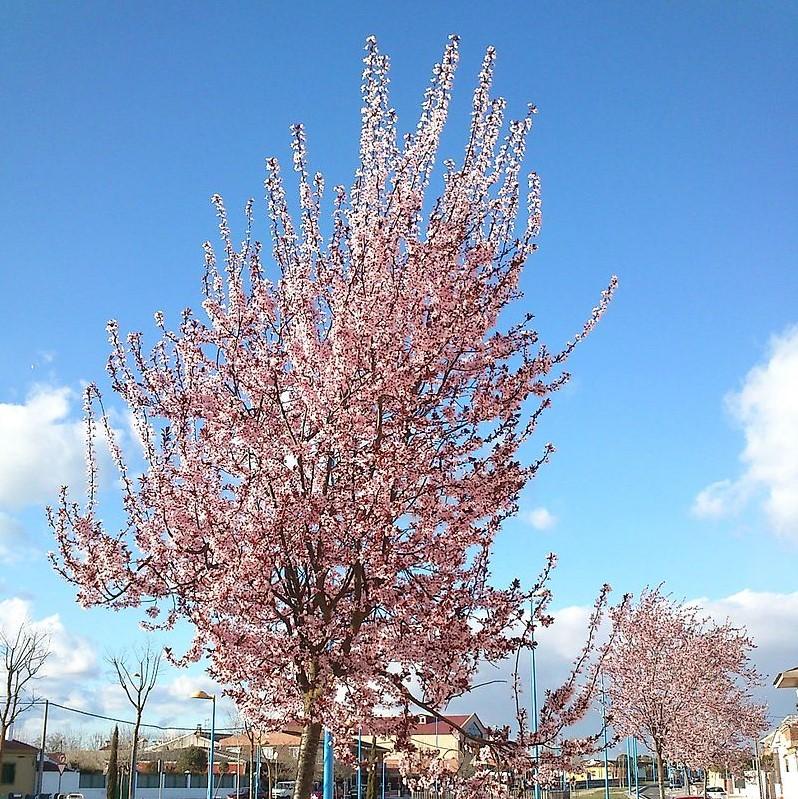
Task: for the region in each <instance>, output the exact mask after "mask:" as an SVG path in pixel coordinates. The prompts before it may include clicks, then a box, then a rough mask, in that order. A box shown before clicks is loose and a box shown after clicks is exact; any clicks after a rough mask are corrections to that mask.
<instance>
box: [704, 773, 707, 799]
mask: <svg viewBox="0 0 798 799" xmlns="http://www.w3.org/2000/svg"><path fill="white" fill-rule="evenodd" d="M704 799H707V770H706V769H704Z"/></svg>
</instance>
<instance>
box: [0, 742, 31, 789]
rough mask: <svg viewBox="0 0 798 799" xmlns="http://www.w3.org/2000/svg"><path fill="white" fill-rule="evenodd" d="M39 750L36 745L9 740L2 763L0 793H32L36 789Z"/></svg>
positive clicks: (5, 746) (4, 749)
mask: <svg viewBox="0 0 798 799" xmlns="http://www.w3.org/2000/svg"><path fill="white" fill-rule="evenodd" d="M38 755H39V750H38V749H37V748H36V747H35V746H30V745H29V744H24V743H22V741H15V740H14V739H13V738H11V739H9V740H7V741H6V742H5V744H4V748H3V762H2V764H0V794H2V795H3V796H7V795H8V794H10V793H18V794H22V795H23V796H24V795H25V794H31V793H35V791H36V787H35V786H36V764H37V761H38Z"/></svg>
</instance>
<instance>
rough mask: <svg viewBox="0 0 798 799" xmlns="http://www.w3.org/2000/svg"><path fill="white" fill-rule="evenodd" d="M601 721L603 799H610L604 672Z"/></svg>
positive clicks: (602, 675) (602, 674)
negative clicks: (602, 735)
mask: <svg viewBox="0 0 798 799" xmlns="http://www.w3.org/2000/svg"><path fill="white" fill-rule="evenodd" d="M601 719H602V723H603V725H604V799H610V763H609V755H608V753H607V750H608V749H609V746H610V744H609V741H608V740H607V695H606V694H605V693H604V672H603V671H602V672H601Z"/></svg>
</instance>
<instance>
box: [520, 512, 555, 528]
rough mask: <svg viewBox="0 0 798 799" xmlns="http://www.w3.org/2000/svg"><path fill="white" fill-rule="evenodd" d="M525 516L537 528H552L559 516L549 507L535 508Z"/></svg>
mask: <svg viewBox="0 0 798 799" xmlns="http://www.w3.org/2000/svg"><path fill="white" fill-rule="evenodd" d="M524 516H525V518H526V520H527V521H528V522H529V523H530V524H531V525H532V526H533V527H534V528H535V529H536V530H551V528H552V527H554V525H555V524H557V517H556V516H555V515H554V514H553V513H552V512H551V511H550V510H548V508H543V507H541V508H534V509H533V510H531V511H528V512H527V513H526V514H524Z"/></svg>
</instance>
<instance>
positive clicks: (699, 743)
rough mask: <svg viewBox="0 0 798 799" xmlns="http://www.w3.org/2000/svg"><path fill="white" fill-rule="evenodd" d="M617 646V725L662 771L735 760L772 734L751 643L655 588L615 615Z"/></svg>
mask: <svg viewBox="0 0 798 799" xmlns="http://www.w3.org/2000/svg"><path fill="white" fill-rule="evenodd" d="M612 615H613V617H614V618H613V622H614V632H615V640H614V643H613V645H612V647H611V648H610V651H609V653H608V655H607V657H606V659H605V661H604V671H605V674H606V677H607V693H608V696H609V700H610V710H611V717H612V726H613V727H614V729H615V731H616V733H618V734H619V735H631V736H634V737H636V738H638V739H639V740H641V741H643V742H644V743H645V744H646V746H648V748H649V749H650V750H651V751H652V752H653V753H654V755H655V757H656V760H657V767H658V770H659V785H660V799H664V797H665V771H664V762H665V760H669V761H672V762H674V763H679V764H683V765H685V766H687V767H690V768H707V767H708V766H712V765H716V764H718V763H724V762H727V760H728V759H729V758H731V757H736V756H737V754H738V753H739V751H740V750H741V749H745V748H747V747H749V745H750V744H751V741H752V739H754V738H755V737H756V736H757V735H759V734H760V733H761V732H763V731H764V730H765V729H766V728H767V715H766V707H765V706H764V705H762V704H760V703H758V702H756V701H754V699H753V696H752V690H753V688H754V687H755V686H756V685H757V683H758V680H759V677H758V675H757V673H756V670H755V669H754V668H753V666H752V665H751V661H750V652H751V649H752V648H753V642H752V641H751V639H750V638H749V637H748V635H747V634H746V633H745V631H744V630H740V629H737V628H735V627H733V626H732V625H731V624H729V623H728V622H726V623H724V624H715V623H714V622H712V621H710V620H709V619H706V618H704V617H703V616H701V615H700V614H699V612H698V610H697V609H696V608H695V607H693V606H688V605H684V604H680V603H678V602H674V601H672V600H671V599H669V598H668V597H667V596H665V595H664V594H663V593H662V591H661V590H660V589H659V588H658V589H656V590H654V591H646V592H644V593H643V594H642V596H641V597H640V598H639V600H638V601H637V602H636V603H635V604H631V603H627V604H625V605H623V606H622V607H619V608H617V609H615V610H614V611H613V614H612Z"/></svg>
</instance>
